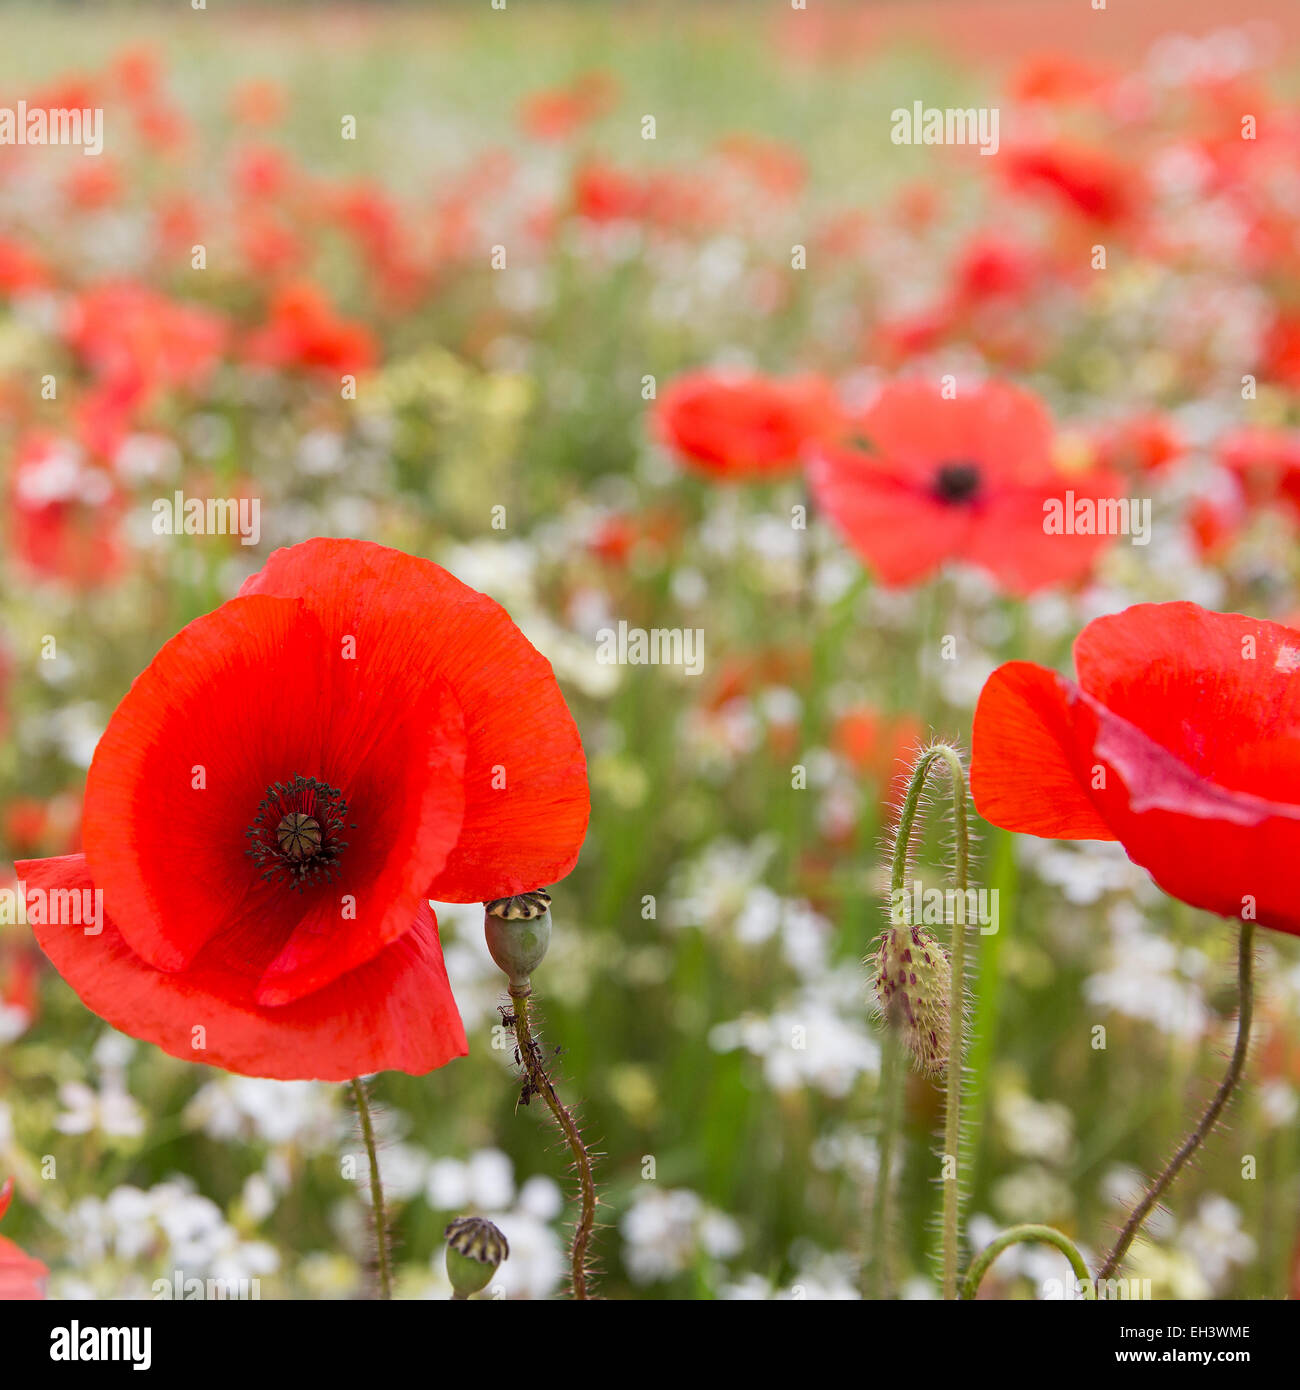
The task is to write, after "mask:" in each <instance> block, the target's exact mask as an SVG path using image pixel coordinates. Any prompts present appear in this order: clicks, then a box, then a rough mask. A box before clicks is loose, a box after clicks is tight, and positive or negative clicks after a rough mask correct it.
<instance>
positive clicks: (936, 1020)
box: [876, 923, 952, 1074]
mask: <svg viewBox="0 0 1300 1390" xmlns="http://www.w3.org/2000/svg"><path fill="white" fill-rule="evenodd" d="M876 997H877V998H878V999H879V1000H880V1007H881V1008H882V1009H883V1010H884V1014H885V1020H886V1022H887V1023H888V1024H889V1026H890V1027H891V1028H895V1029H897V1030H898V1032H899V1033H900V1034H901V1035H902V1038H903V1041H904V1042H905V1043H906V1044H907V1047H908V1050H909V1051H910V1052H911V1054H912V1056H913V1057H914V1058H915V1059H916V1065H917V1066H918V1067H919V1068H920V1070H921V1071H923V1072H926V1073H929V1074H934V1073H936V1072H941V1071H943V1069H944V1068H945V1067H946V1066H947V1065H948V1050H949V1026H950V1014H949V1009H950V1005H951V1000H952V970H951V967H950V966H949V964H948V956H947V954H946V953H945V951H944V949H943V947H942V946H940V944H939V942H938V940H937V939H936V938H935V936H934V933H933V932H929V931H927V930H926V929H925V928H924V927H920V926H910V925H907V924H906V923H905V924H903V925H902V926H897V927H890V928H889V929H888V930H887V931H885V933H884V934H883V935H882V936H881V938H880V947H879V949H878V951H877V952H876Z"/></svg>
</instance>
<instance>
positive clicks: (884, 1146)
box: [862, 1028, 903, 1299]
mask: <svg viewBox="0 0 1300 1390" xmlns="http://www.w3.org/2000/svg"><path fill="white" fill-rule="evenodd" d="M900 1050H901V1049H900V1048H899V1045H898V1039H897V1038H895V1037H894V1035H893V1033H892V1032H890V1030H889V1029H888V1028H887V1029H885V1032H884V1036H883V1037H882V1038H881V1041H880V1084H879V1086H878V1088H877V1092H876V1094H877V1099H878V1102H879V1107H878V1108H879V1112H880V1138H879V1141H878V1145H877V1162H876V1183H875V1191H874V1192H873V1193H872V1198H871V1250H870V1254H869V1257H868V1268H867V1272H866V1277H865V1278H864V1279H863V1290H862V1292H863V1297H864V1298H869V1299H881V1298H884V1297H885V1296H886V1291H887V1287H888V1276H889V1271H888V1264H889V1256H888V1251H889V1180H890V1174H891V1170H892V1168H893V1161H894V1139H895V1137H896V1135H897V1133H898V1127H899V1120H900V1118H901V1116H900V1111H901V1108H902V1107H901V1106H900V1105H899V1101H900V1100H901V1098H902V1092H903V1087H902V1081H903V1076H902V1068H901V1067H900V1066H899V1065H898V1062H899V1052H900Z"/></svg>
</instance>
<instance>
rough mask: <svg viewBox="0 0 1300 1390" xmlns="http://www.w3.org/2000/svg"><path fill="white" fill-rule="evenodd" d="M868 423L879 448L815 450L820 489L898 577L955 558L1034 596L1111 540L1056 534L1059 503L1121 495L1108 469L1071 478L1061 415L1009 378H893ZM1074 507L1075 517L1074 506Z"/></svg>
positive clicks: (834, 515) (888, 574)
mask: <svg viewBox="0 0 1300 1390" xmlns="http://www.w3.org/2000/svg"><path fill="white" fill-rule="evenodd" d="M859 429H860V432H861V434H862V435H864V436H865V438H866V439H867V441H869V443H870V445H871V452H870V453H868V452H866V451H864V450H862V449H849V448H843V447H837V446H831V447H822V448H819V449H817V450H815V451H814V453H813V456H812V458H811V460H810V463H809V468H808V476H809V481H810V482H811V484H812V489H813V494H814V496H815V497H816V498H817V501H818V503H819V504H820V505H821V507H822V509H823V510H824V511H825V512H826V514H827V515H828V516H829V518H830V519H831V521H832V522H833V523H834V525H835V526H836V528H837V529H838V530H839V531H840V533H841V534H842V535H843V536H844V538H845V540H846V541H847V542H848V543H849V545H851V546H852V547H853V548H854V550H856V551H857V552H858V553H859V554H860V555H861V556H862V558H863V559H864V560H865V561H866V563H867V564H868V565H869V566H870V567H871V568H872V569H873V570H874V571H875V573H876V575H877V576H878V577H879V578H880V579H881V581H882V582H883V583H885V584H888V585H901V584H911V583H916V582H918V581H919V580H922V579H925V578H926V577H927V576H929V575H930V574H933V573H934V572H935V571H936V570H937V569H939V567H940V566H941V565H942V564H944V562H945V561H949V560H963V561H965V562H967V563H969V564H972V565H976V566H978V567H979V568H980V569H983V570H985V571H987V572H988V573H989V574H990V575H991V576H992V577H993V578H994V580H995V581H996V582H997V584H998V586H999V587H1000V588H1001V589H1003V590H1005V591H1007V592H1009V593H1013V594H1022V595H1023V594H1028V593H1032V592H1033V591H1035V590H1037V589H1042V588H1045V587H1046V586H1048V585H1050V584H1059V583H1063V582H1065V581H1067V580H1073V579H1078V578H1080V577H1082V576H1083V575H1085V574H1086V573H1087V572H1088V570H1089V569H1090V568H1091V567H1092V563H1093V561H1094V559H1095V558H1096V556H1097V553H1098V551H1099V550H1100V549H1101V548H1102V547H1103V546H1105V545H1106V544H1107V543H1108V540H1109V538H1108V537H1107V536H1098V535H1087V534H1078V533H1077V531H1076V532H1075V533H1074V534H1057V533H1056V532H1055V531H1049V530H1048V528H1047V526H1046V525H1045V523H1046V521H1047V516H1048V513H1047V504H1049V503H1051V502H1059V503H1060V505H1061V507H1062V508H1067V507H1068V505H1069V501H1070V499H1069V497H1068V494H1069V493H1073V495H1074V496H1073V502H1074V504H1075V505H1076V506H1077V504H1078V503H1079V502H1093V503H1095V502H1096V501H1097V500H1098V499H1100V498H1105V497H1112V496H1114V495H1116V492H1117V489H1118V480H1117V479H1116V478H1114V477H1113V476H1111V475H1110V474H1107V473H1100V472H1093V473H1087V474H1078V475H1073V474H1071V475H1067V474H1065V473H1063V472H1061V471H1060V470H1059V469H1058V468H1057V466H1056V464H1055V463H1054V461H1053V457H1052V421H1051V417H1050V416H1049V415H1048V413H1047V410H1046V408H1045V407H1044V406H1043V404H1042V403H1041V402H1040V401H1039V400H1038V399H1037V398H1036V397H1035V396H1032V395H1030V394H1029V393H1028V392H1027V391H1023V390H1021V389H1019V388H1018V387H1014V386H1009V385H1005V384H1002V383H999V382H986V383H984V384H982V385H980V386H979V387H977V388H976V389H974V390H968V391H966V392H964V393H959V394H958V395H957V396H956V397H954V398H952V399H947V398H945V397H944V395H943V394H942V392H941V391H940V389H939V388H938V387H937V386H934V385H931V384H930V383H929V382H924V381H899V382H893V383H891V384H890V385H888V386H886V387H885V388H884V389H883V390H882V391H881V393H880V394H879V396H878V397H877V398H876V400H875V401H874V402H873V403H872V405H871V406H870V407H869V408H868V409H867V411H866V413H865V414H864V415H863V417H862V419H861V421H860V423H859ZM1072 514H1073V513H1072Z"/></svg>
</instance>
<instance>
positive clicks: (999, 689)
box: [970, 661, 1115, 840]
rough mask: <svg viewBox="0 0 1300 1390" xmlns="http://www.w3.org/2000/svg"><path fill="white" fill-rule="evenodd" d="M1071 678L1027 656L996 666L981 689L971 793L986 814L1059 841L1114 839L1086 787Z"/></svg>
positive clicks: (1085, 765)
mask: <svg viewBox="0 0 1300 1390" xmlns="http://www.w3.org/2000/svg"><path fill="white" fill-rule="evenodd" d="M1076 694H1077V692H1076V691H1075V687H1074V686H1073V685H1072V683H1071V682H1070V681H1067V680H1065V679H1064V678H1063V677H1061V676H1058V675H1057V674H1056V672H1054V671H1049V670H1047V669H1046V668H1045V667H1042V666H1036V665H1034V664H1033V663H1032V662H1029V661H1012V662H1008V663H1007V664H1006V665H1005V666H999V667H998V669H997V670H996V671H994V672H993V674H992V675H991V676H990V677H989V678H988V681H987V682H986V683H985V686H984V689H983V690H982V691H981V692H980V698H979V704H978V705H977V706H976V708H975V724H974V731H973V736H972V751H971V773H970V778H971V793H972V795H973V796H974V798H975V807H976V809H977V810H978V811H979V813H980V815H982V816H983V817H984V819H985V820H987V821H989V822H991V823H992V824H994V825H1000V826H1002V827H1003V828H1004V829H1007V830H1018V831H1021V832H1022V833H1024V834H1026V835H1038V836H1041V837H1043V838H1046V839H1056V840H1113V839H1115V835H1114V832H1113V831H1112V830H1111V829H1110V827H1109V825H1107V823H1106V821H1105V820H1103V819H1102V816H1101V814H1100V812H1099V811H1098V809H1097V807H1096V805H1095V804H1094V802H1093V800H1092V799H1091V797H1090V795H1089V793H1088V791H1087V790H1086V788H1087V787H1088V785H1089V782H1088V780H1085V779H1086V778H1088V777H1089V772H1088V766H1089V765H1088V763H1087V761H1086V760H1085V759H1083V758H1081V757H1080V752H1081V740H1080V737H1079V734H1078V732H1077V728H1076V717H1075V713H1074V708H1073V707H1074V705H1075V703H1076V701H1075V695H1076Z"/></svg>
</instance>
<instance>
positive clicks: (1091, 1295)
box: [961, 1226, 1097, 1301]
mask: <svg viewBox="0 0 1300 1390" xmlns="http://www.w3.org/2000/svg"><path fill="white" fill-rule="evenodd" d="M1021 1241H1026V1242H1036V1243H1037V1244H1039V1245H1054V1246H1056V1248H1057V1249H1058V1250H1059V1251H1060V1252H1061V1254H1063V1255H1064V1256H1065V1258H1066V1259H1067V1260H1069V1262H1070V1268H1071V1269H1073V1270H1074V1277H1075V1278H1076V1279H1077V1280H1078V1281H1079V1287H1080V1288H1082V1290H1083V1297H1084V1299H1085V1301H1094V1300H1095V1299H1096V1297H1097V1289H1096V1286H1095V1285H1094V1284H1093V1282H1092V1276H1091V1275H1090V1274H1089V1273H1088V1266H1087V1264H1086V1263H1085V1261H1084V1258H1083V1256H1082V1255H1081V1254H1079V1249H1078V1246H1076V1245H1075V1243H1074V1242H1073V1241H1072V1240H1071V1239H1070V1238H1069V1236H1067V1235H1065V1234H1064V1233H1063V1232H1061V1231H1058V1230H1057V1229H1056V1228H1055V1227H1054V1226H1012V1227H1011V1229H1010V1230H1009V1231H1003V1232H1002V1234H1001V1235H1000V1236H998V1237H997V1239H996V1240H991V1241H990V1242H989V1243H988V1244H987V1245H986V1246H985V1247H984V1249H983V1250H981V1251H980V1253H979V1254H978V1255H977V1256H976V1257H975V1258H974V1259H973V1260H972V1261H971V1266H970V1268H969V1269H968V1270H967V1271H966V1278H965V1279H964V1280H963V1281H962V1286H961V1296H962V1298H964V1299H966V1298H974V1297H975V1295H976V1294H977V1293H978V1292H979V1286H980V1280H982V1279H983V1278H984V1276H985V1274H987V1273H988V1268H989V1266H990V1265H991V1264H992V1263H993V1261H994V1260H996V1259H997V1257H998V1256H999V1255H1000V1254H1001V1253H1002V1252H1003V1251H1004V1250H1005V1249H1006V1248H1007V1246H1009V1245H1016V1244H1018V1243H1020V1242H1021Z"/></svg>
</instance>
